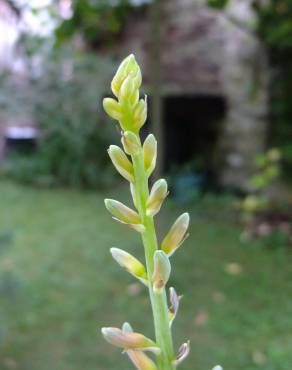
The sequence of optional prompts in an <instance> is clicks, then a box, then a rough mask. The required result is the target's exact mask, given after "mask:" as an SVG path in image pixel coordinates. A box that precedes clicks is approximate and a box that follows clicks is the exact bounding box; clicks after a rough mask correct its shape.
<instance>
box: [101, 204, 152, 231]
mask: <svg viewBox="0 0 292 370" xmlns="http://www.w3.org/2000/svg"><path fill="white" fill-rule="evenodd" d="M104 203H105V207H106V209H107V210H108V211H109V212H110V213H111V214H112V216H113V217H114V219H115V220H116V221H119V222H121V223H123V224H126V225H129V226H131V227H132V228H133V229H135V230H136V231H138V232H141V233H142V232H144V230H145V227H144V225H143V224H142V222H141V219H140V216H139V215H138V213H137V212H135V211H133V210H132V209H131V208H129V207H127V206H125V205H124V204H123V203H121V202H119V201H117V200H114V199H105V200H104Z"/></svg>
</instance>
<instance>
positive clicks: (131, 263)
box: [110, 248, 147, 285]
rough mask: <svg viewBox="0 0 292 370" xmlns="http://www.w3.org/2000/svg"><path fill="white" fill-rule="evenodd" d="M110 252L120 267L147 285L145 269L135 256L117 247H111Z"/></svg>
mask: <svg viewBox="0 0 292 370" xmlns="http://www.w3.org/2000/svg"><path fill="white" fill-rule="evenodd" d="M110 252H111V254H112V256H113V259H114V260H115V261H117V263H118V264H119V265H120V266H121V267H123V268H124V269H126V270H127V271H128V272H129V273H130V274H131V275H133V276H135V277H136V278H137V279H139V280H140V281H141V282H142V283H143V284H145V285H147V273H146V269H145V267H144V265H143V264H142V263H141V262H140V261H139V260H137V258H135V257H134V256H132V255H131V254H130V253H127V252H125V251H123V250H122V249H119V248H111V249H110Z"/></svg>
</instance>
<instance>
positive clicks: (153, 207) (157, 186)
mask: <svg viewBox="0 0 292 370" xmlns="http://www.w3.org/2000/svg"><path fill="white" fill-rule="evenodd" d="M167 194H168V191H167V182H166V181H165V180H164V179H160V180H158V181H156V182H155V183H154V185H153V186H152V189H151V192H150V195H149V197H148V199H147V203H146V208H147V210H146V213H147V216H155V215H156V214H157V213H158V212H159V211H160V208H161V206H162V203H163V201H164V199H165V198H166V196H167Z"/></svg>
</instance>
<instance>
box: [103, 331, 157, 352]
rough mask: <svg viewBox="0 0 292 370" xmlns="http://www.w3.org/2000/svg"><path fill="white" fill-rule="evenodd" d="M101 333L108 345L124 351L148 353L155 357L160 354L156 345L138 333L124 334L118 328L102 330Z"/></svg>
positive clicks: (124, 332)
mask: <svg viewBox="0 0 292 370" xmlns="http://www.w3.org/2000/svg"><path fill="white" fill-rule="evenodd" d="M101 332H102V334H103V336H104V338H105V339H106V340H107V341H108V342H109V343H110V344H112V345H114V346H116V347H120V348H123V349H124V350H129V349H130V350H140V351H150V352H153V353H155V354H157V355H159V354H160V348H159V347H158V345H157V344H156V343H155V342H153V341H152V340H151V339H149V338H147V337H145V336H144V335H142V334H140V333H134V332H126V331H123V330H121V329H119V328H102V329H101Z"/></svg>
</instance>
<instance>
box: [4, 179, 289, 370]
mask: <svg viewBox="0 0 292 370" xmlns="http://www.w3.org/2000/svg"><path fill="white" fill-rule="evenodd" d="M0 194H1V195H0V303H1V304H0V320H1V326H0V369H1V370H11V369H12V370H13V369H20V370H52V369H54V370H96V369H98V370H118V369H119V370H129V369H131V365H130V363H129V362H128V360H127V358H126V357H125V356H124V355H121V353H120V352H121V351H120V350H119V349H116V348H113V347H111V346H110V345H107V344H106V343H105V342H104V340H103V339H102V337H101V335H100V327H101V326H104V325H106V326H108V325H113V326H120V325H121V324H122V323H123V322H124V321H126V320H127V321H130V322H131V324H132V325H133V326H134V328H135V329H136V330H137V331H142V332H143V333H146V334H147V335H149V336H151V337H153V331H152V322H151V319H150V310H149V303H148V299H147V292H146V291H145V290H144V289H143V288H142V289H141V290H139V285H137V284H135V281H134V280H133V279H132V278H131V276H128V275H127V274H126V273H124V272H123V271H121V269H120V268H119V267H118V266H117V265H116V264H115V263H114V262H113V261H112V260H111V257H110V255H109V248H110V247H112V246H116V247H120V248H124V249H126V250H128V251H130V252H132V253H134V254H135V255H137V256H139V257H141V258H142V248H141V245H140V241H139V238H138V235H136V234H135V233H134V232H132V231H130V230H128V229H127V228H125V227H123V226H122V225H119V224H116V223H115V222H113V221H112V220H111V217H110V216H109V214H108V213H107V212H106V211H105V209H104V207H103V198H104V194H98V193H81V192H78V191H68V190H36V189H32V188H26V187H21V186H19V185H15V184H12V183H9V182H2V183H0ZM125 194H126V191H125V189H111V190H109V191H108V192H107V194H106V196H107V197H109V196H110V197H114V198H115V197H121V198H122V199H126V195H125ZM185 208H187V209H189V210H190V212H191V216H192V223H191V230H190V231H191V236H190V238H189V239H188V240H187V241H186V242H185V244H184V246H183V247H182V248H181V249H180V250H179V251H178V252H177V253H176V255H175V256H174V257H173V259H172V263H173V275H172V280H171V284H172V285H173V286H175V287H176V288H177V290H178V292H179V293H181V294H184V298H183V300H182V305H181V310H180V312H179V316H178V318H177V320H176V322H175V324H174V333H175V345H176V347H178V346H179V345H180V343H181V342H182V341H184V340H186V339H188V338H190V339H191V344H192V352H191V355H190V357H189V359H188V361H186V362H185V364H184V365H183V366H181V367H180V368H181V369H182V370H210V369H211V368H212V366H214V365H216V364H217V363H220V364H222V365H223V366H224V369H225V370H228V369H230V370H241V369H242V370H243V369H244V370H256V369H260V368H262V369H265V370H284V369H285V370H291V366H292V298H291V297H292V263H291V262H292V254H291V252H290V251H289V250H287V249H284V248H278V249H264V248H261V247H260V246H259V245H256V244H255V243H253V244H250V245H242V244H240V243H239V241H238V235H239V229H238V228H237V227H236V226H235V225H234V224H233V223H232V217H231V216H232V214H230V212H229V211H228V208H229V206H228V200H226V199H221V200H220V199H217V200H216V199H215V198H212V199H210V198H209V200H205V201H200V202H198V204H193V205H187V206H186V207H184V208H181V209H180V207H178V206H175V205H174V204H172V203H171V202H170V203H168V205H167V206H166V207H165V208H164V211H163V213H162V217H161V218H160V219H159V225H160V228H161V230H163V231H166V229H167V228H168V226H169V225H170V223H171V222H172V221H173V220H174V219H175V217H176V216H178V215H179V213H180V212H182V211H184V210H185ZM230 263H235V264H238V265H231V266H230V265H229V264H230ZM226 266H229V270H231V273H230V271H229V273H228V272H227V271H226ZM239 268H241V269H242V271H241V272H240V269H239ZM232 272H233V273H232ZM238 272H239V273H238ZM133 284H134V285H133Z"/></svg>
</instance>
